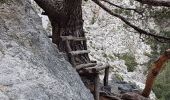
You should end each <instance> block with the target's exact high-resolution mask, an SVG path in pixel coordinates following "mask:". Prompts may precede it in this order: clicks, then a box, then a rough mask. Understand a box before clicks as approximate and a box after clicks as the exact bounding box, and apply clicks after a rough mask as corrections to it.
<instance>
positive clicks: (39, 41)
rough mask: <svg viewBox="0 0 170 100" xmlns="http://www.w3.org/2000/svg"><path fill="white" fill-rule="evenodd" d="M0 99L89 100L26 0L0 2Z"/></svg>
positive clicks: (80, 83) (75, 75)
mask: <svg viewBox="0 0 170 100" xmlns="http://www.w3.org/2000/svg"><path fill="white" fill-rule="evenodd" d="M0 100H93V96H92V95H91V93H90V92H89V90H87V89H86V88H85V86H84V85H83V83H82V82H81V79H80V77H79V76H78V74H77V73H76V71H75V70H74V69H73V68H72V67H71V65H70V64H69V63H68V62H67V61H65V60H64V58H63V57H62V55H61V54H60V53H59V51H58V50H57V48H56V46H55V45H53V44H52V42H51V41H50V39H48V37H47V35H46V31H44V29H43V28H42V23H41V19H40V18H39V16H38V15H37V13H36V12H35V11H34V9H32V7H31V6H30V2H29V1H28V0H2V1H1V2H0Z"/></svg>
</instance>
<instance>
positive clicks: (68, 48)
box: [65, 40, 76, 67]
mask: <svg viewBox="0 0 170 100" xmlns="http://www.w3.org/2000/svg"><path fill="white" fill-rule="evenodd" d="M65 42H66V50H67V55H68V58H69V60H70V62H71V64H72V66H73V67H75V66H76V62H75V59H74V56H72V55H71V54H70V53H69V52H71V47H70V44H69V41H68V40H66V41H65Z"/></svg>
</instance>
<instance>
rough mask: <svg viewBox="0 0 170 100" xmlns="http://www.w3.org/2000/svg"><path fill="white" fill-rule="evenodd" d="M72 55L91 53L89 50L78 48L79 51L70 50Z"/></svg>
mask: <svg viewBox="0 0 170 100" xmlns="http://www.w3.org/2000/svg"><path fill="white" fill-rule="evenodd" d="M69 53H70V54H71V55H79V54H86V53H90V51H89V50H78V51H71V52H69Z"/></svg>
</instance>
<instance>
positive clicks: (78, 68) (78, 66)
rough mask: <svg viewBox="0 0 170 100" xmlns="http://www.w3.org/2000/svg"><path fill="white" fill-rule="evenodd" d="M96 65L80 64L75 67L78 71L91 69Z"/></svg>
mask: <svg viewBox="0 0 170 100" xmlns="http://www.w3.org/2000/svg"><path fill="white" fill-rule="evenodd" d="M96 65H97V63H87V64H80V65H77V66H76V69H77V70H80V69H82V68H87V67H92V66H96Z"/></svg>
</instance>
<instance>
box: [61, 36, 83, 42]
mask: <svg viewBox="0 0 170 100" xmlns="http://www.w3.org/2000/svg"><path fill="white" fill-rule="evenodd" d="M61 38H62V40H63V41H66V40H74V41H86V38H85V37H73V36H61Z"/></svg>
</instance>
